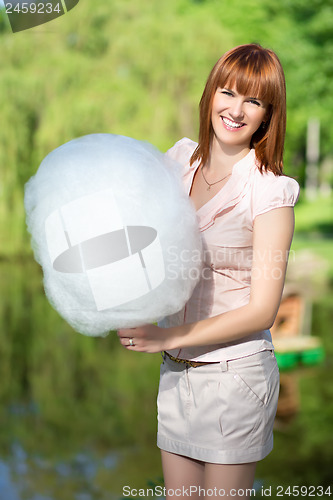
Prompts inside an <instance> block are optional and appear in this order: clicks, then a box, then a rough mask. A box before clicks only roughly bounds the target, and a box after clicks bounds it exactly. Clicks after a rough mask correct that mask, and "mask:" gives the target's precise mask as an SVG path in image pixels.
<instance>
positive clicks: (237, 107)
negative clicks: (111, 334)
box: [230, 98, 244, 120]
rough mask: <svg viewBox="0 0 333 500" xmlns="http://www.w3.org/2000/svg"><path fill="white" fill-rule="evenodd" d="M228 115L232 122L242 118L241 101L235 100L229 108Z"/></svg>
mask: <svg viewBox="0 0 333 500" xmlns="http://www.w3.org/2000/svg"><path fill="white" fill-rule="evenodd" d="M230 115H231V116H232V118H233V119H234V120H236V119H241V118H243V116H244V111H243V101H242V100H241V99H237V98H235V99H234V100H233V103H232V105H231V106H230Z"/></svg>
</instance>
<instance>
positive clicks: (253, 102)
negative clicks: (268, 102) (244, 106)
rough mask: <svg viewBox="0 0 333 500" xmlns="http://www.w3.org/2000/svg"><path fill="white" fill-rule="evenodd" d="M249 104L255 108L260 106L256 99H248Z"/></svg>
mask: <svg viewBox="0 0 333 500" xmlns="http://www.w3.org/2000/svg"><path fill="white" fill-rule="evenodd" d="M249 102H250V103H251V104H255V105H256V106H260V102H259V101H257V100H256V99H250V100H249Z"/></svg>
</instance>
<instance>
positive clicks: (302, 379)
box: [0, 261, 333, 500]
mask: <svg viewBox="0 0 333 500" xmlns="http://www.w3.org/2000/svg"><path fill="white" fill-rule="evenodd" d="M0 296H1V304H0V381H1V383H0V500H119V499H121V498H122V497H123V496H124V495H123V487H124V486H125V485H128V486H130V487H131V488H137V489H139V488H147V485H149V484H161V464H160V456H159V451H158V449H157V448H156V444H155V443H156V394H157V386H158V372H159V365H160V356H159V355H158V354H157V355H149V354H147V355H143V354H140V353H128V352H127V351H126V350H124V349H122V348H121V347H120V346H119V343H118V339H117V338H116V336H115V335H112V334H111V335H109V336H108V337H106V338H104V339H98V338H89V337H84V336H82V335H79V334H77V333H75V332H73V331H72V330H71V328H70V327H69V326H68V325H67V324H66V323H65V322H64V321H63V320H62V319H61V318H60V317H59V316H58V314H57V313H56V312H55V311H53V309H52V308H51V307H50V305H49V303H48V301H47V300H46V298H45V296H44V293H43V288H42V281H41V273H40V270H39V268H38V266H37V265H35V264H34V263H33V262H30V261H29V263H20V264H18V263H10V264H8V263H1V264H0ZM332 323H333V297H332V294H331V293H330V292H329V291H327V293H325V295H324V296H322V297H321V298H320V300H318V301H317V302H315V303H314V307H313V327H314V331H315V333H316V335H318V336H320V338H321V339H322V342H323V344H324V347H325V352H326V359H325V361H324V363H323V364H322V365H320V366H318V367H314V368H311V367H308V368H303V369H297V370H295V371H293V372H292V373H290V376H291V377H292V378H293V379H294V382H295V383H296V385H297V394H298V398H299V399H298V407H297V411H295V412H294V414H293V416H292V418H290V419H287V420H288V421H287V422H286V421H283V422H281V421H280V422H279V424H280V425H278V426H277V427H276V432H275V438H274V439H275V447H274V450H273V452H272V453H271V454H270V455H269V456H268V457H267V459H265V460H264V461H263V462H260V463H259V464H258V467H257V478H256V480H257V484H259V483H260V485H262V486H263V487H264V488H269V487H270V486H272V488H273V491H276V486H277V485H284V486H285V487H287V486H288V485H291V486H293V485H321V486H323V487H325V486H329V485H331V484H332V483H333V474H332V463H333V432H332V430H333V429H332V427H333V426H332V422H333V382H332V381H333V339H332V326H331V325H332ZM274 486H275V490H274ZM259 489H261V486H260V488H259ZM332 495H333V490H332ZM272 498H275V497H274V496H273V495H272Z"/></svg>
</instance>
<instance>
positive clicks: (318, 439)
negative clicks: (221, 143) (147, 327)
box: [0, 0, 333, 500]
mask: <svg viewBox="0 0 333 500" xmlns="http://www.w3.org/2000/svg"><path fill="white" fill-rule="evenodd" d="M250 42H259V43H260V44H261V45H263V46H265V47H269V48H272V49H273V50H275V51H276V52H277V54H278V55H279V57H280V59H281V61H282V64H283V66H284V69H285V74H286V80H287V93H288V124H287V139H286V147H285V172H286V173H287V174H288V175H291V176H293V177H295V178H296V179H297V180H298V182H299V183H300V185H301V188H302V189H301V196H300V200H299V203H298V205H297V207H296V233H295V239H294V242H293V247H292V252H291V258H290V265H289V270H288V277H287V286H286V290H287V291H289V292H288V296H289V297H294V298H295V297H296V299H297V300H298V303H299V304H301V306H302V307H301V308H299V310H298V312H297V311H296V309H295V307H292V311H291V313H289V312H288V311H287V312H286V313H285V314H284V313H281V317H280V320H279V325H278V326H279V328H277V333H276V335H277V337H278V336H279V331H280V332H282V334H281V335H280V336H284V335H287V336H288V332H287V330H288V328H285V329H284V326H285V325H286V324H287V323H288V321H289V320H290V318H291V317H292V316H293V315H296V316H297V318H296V320H297V321H296V323H295V325H296V326H294V327H293V328H294V330H293V331H292V334H293V336H294V337H295V336H298V337H299V336H304V335H307V336H309V335H310V336H311V337H315V338H316V339H317V344H316V345H317V346H318V345H319V346H320V348H321V352H322V353H323V352H324V353H325V357H324V359H322V356H319V358H320V359H319V358H317V359H316V360H314V359H312V361H313V362H311V360H310V362H309V363H307V362H306V361H305V358H302V359H301V358H300V357H298V358H297V361H295V362H294V361H293V362H290V363H289V362H285V361H284V362H283V360H282V365H281V374H282V375H283V377H284V386H283V391H282V392H283V394H282V396H285V400H284V401H282V403H283V404H282V403H281V406H280V415H279V416H278V419H277V423H276V430H275V447H274V451H273V452H272V453H271V454H270V455H269V457H267V459H266V460H264V461H263V462H261V463H259V465H258V468H257V475H256V483H255V484H256V488H257V495H258V496H259V495H260V490H261V488H262V487H264V488H269V487H272V491H271V494H270V496H271V497H272V498H275V496H276V495H275V494H276V493H277V486H279V485H280V486H281V487H282V488H283V492H284V491H285V490H286V488H287V487H288V486H291V488H292V487H293V486H295V485H299V486H305V487H307V488H309V487H311V486H314V487H318V486H322V487H323V493H324V494H323V495H318V496H323V497H324V498H326V497H327V498H329V490H327V488H328V487H329V486H330V485H331V487H332V484H333V473H332V470H333V432H332V431H333V364H332V362H333V338H332V333H333V328H332V324H333V294H332V290H333V240H332V236H333V197H332V185H333V121H332V116H333V3H332V0H313V1H312V2H308V0H272V1H270V2H267V1H266V0H238V1H237V2H230V1H227V0H168V1H164V2H158V1H154V0H140V1H134V0H108V1H107V2H106V1H104V0H93V1H90V2H89V1H87V0H86V1H84V0H81V1H80V2H79V4H78V5H77V6H76V7H75V8H74V9H72V10H71V11H70V12H68V13H67V14H66V15H64V16H62V17H59V18H58V19H55V20H53V21H51V22H49V23H47V24H44V25H41V26H39V27H35V28H33V29H30V30H26V31H21V32H18V33H12V31H11V29H10V25H9V22H8V18H7V15H6V14H5V13H4V12H3V11H2V13H0V47H1V49H0V50H1V52H0V322H1V328H0V402H1V404H0V499H1V500H21V499H22V500H23V499H26V500H72V499H73V500H104V499H105V500H106V499H107V500H113V499H120V498H122V497H123V495H124V492H123V487H124V486H125V485H128V486H130V487H131V488H148V487H153V486H154V485H157V484H162V483H161V476H162V473H161V466H160V458H159V451H158V450H157V448H156V446H155V434H156V408H155V405H156V394H157V388H158V376H159V364H160V355H158V354H156V355H142V354H137V353H128V352H127V351H125V350H124V349H121V348H120V346H119V344H118V340H117V338H116V336H115V335H114V334H113V335H109V336H108V337H107V338H105V339H96V338H95V339H92V338H87V337H84V336H82V335H79V334H78V333H76V332H74V331H73V330H72V329H71V328H70V327H69V326H68V325H67V324H66V323H65V322H64V321H63V320H62V319H61V318H60V317H59V316H58V315H57V313H55V311H54V310H53V309H52V308H51V306H50V305H49V303H48V302H47V300H46V298H45V295H44V292H43V286H42V274H41V270H40V268H39V267H38V265H37V264H36V263H35V262H34V260H33V256H32V252H31V249H30V243H29V237H28V234H27V232H26V228H25V219H24V209H23V187H24V184H25V182H26V181H27V180H28V179H29V177H30V176H31V175H33V174H34V173H35V172H36V170H37V168H38V166H39V164H40V162H41V161H42V159H43V158H44V157H45V156H46V155H47V154H48V153H49V152H50V151H51V150H53V149H54V148H56V147H58V146H59V145H61V144H63V143H65V142H67V141H69V140H71V139H73V138H75V137H78V136H81V135H85V134H90V133H95V132H106V133H112V134H123V135H127V136H131V137H134V138H135V139H140V140H147V141H149V142H151V143H153V144H154V145H155V146H157V147H158V148H159V149H160V150H162V151H165V150H166V149H167V148H169V147H171V146H172V145H173V144H174V142H175V141H176V140H178V139H180V138H181V137H184V136H187V137H189V138H191V139H193V140H196V138H197V132H198V102H199V99H200V97H201V93H202V91H203V87H204V84H205V81H206V78H207V76H208V73H209V71H210V69H211V67H212V66H213V64H214V63H215V62H216V60H217V59H218V58H219V57H220V56H221V55H222V54H223V53H224V52H225V51H226V50H228V49H230V48H231V47H233V46H235V45H238V44H242V43H250ZM287 309H288V307H287ZM295 311H296V312H295ZM288 318H289V319H288ZM289 330H290V329H289ZM284 332H287V333H284ZM281 349H282V351H283V348H281ZM295 349H296V350H297V349H298V348H295ZM282 354H283V352H282ZM281 359H282V358H281ZM285 360H286V358H285ZM302 360H303V362H301V363H300V362H299V361H302ZM318 491H319V490H316V492H315V494H317V492H318ZM303 493H304V494H303V495H302V496H304V497H307V496H309V497H310V496H315V495H314V491H313V490H310V489H307V490H303ZM331 494H333V488H332V489H331Z"/></svg>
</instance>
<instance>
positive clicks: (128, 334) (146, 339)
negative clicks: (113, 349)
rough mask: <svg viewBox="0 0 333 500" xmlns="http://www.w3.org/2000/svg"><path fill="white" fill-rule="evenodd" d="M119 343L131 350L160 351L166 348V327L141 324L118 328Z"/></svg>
mask: <svg viewBox="0 0 333 500" xmlns="http://www.w3.org/2000/svg"><path fill="white" fill-rule="evenodd" d="M117 333H118V337H119V340H120V343H121V344H122V345H123V346H124V347H126V349H129V350H131V351H139V352H150V353H153V352H160V351H164V350H165V349H166V348H167V339H168V328H160V327H159V326H156V325H143V326H139V327H137V328H124V329H122V330H118V332H117Z"/></svg>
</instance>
